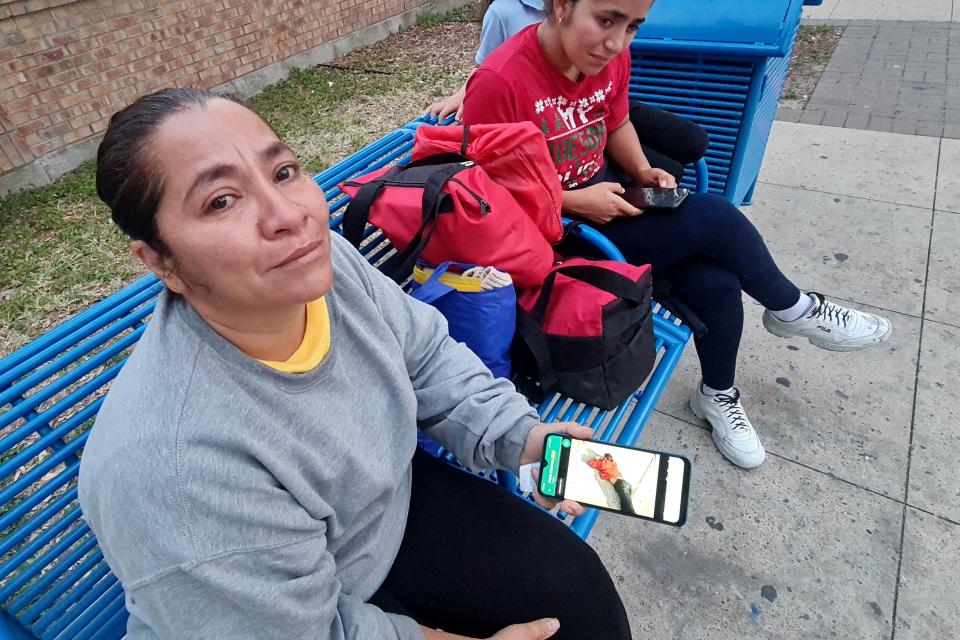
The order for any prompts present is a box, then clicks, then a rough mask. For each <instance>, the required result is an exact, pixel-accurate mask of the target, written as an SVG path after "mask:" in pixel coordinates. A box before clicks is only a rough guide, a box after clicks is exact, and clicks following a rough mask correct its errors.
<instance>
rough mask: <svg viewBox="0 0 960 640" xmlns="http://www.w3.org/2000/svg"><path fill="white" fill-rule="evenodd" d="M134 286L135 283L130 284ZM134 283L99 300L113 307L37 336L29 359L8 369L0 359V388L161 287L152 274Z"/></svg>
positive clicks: (138, 303)
mask: <svg viewBox="0 0 960 640" xmlns="http://www.w3.org/2000/svg"><path fill="white" fill-rule="evenodd" d="M134 285H136V286H135V287H134ZM134 285H131V287H134V288H133V289H132V290H131V291H132V293H131V292H128V291H127V289H123V290H121V291H118V292H117V293H115V294H113V295H112V296H109V297H107V298H105V299H104V300H103V302H110V303H111V305H115V306H106V307H102V308H101V309H100V310H99V312H98V313H96V314H92V315H90V316H89V317H87V318H86V320H85V321H84V322H83V323H72V322H71V324H72V325H73V326H72V327H71V328H70V331H69V332H67V331H63V330H62V329H63V327H62V326H58V327H57V328H55V329H53V330H51V332H50V333H49V334H44V335H43V336H41V337H40V338H37V341H38V342H41V343H43V344H44V346H43V348H42V349H41V350H39V351H36V350H34V351H35V352H34V353H33V354H31V357H30V358H29V359H25V358H19V360H20V362H19V363H18V364H17V365H15V366H12V367H11V368H10V369H9V370H8V369H7V368H6V367H3V362H0V388H2V387H7V386H8V385H11V384H13V383H14V381H15V380H17V379H19V378H20V377H22V376H23V375H25V374H26V373H27V372H29V371H31V370H33V369H34V368H36V367H38V366H40V365H41V364H43V363H44V362H46V361H47V360H49V359H51V358H52V357H54V356H56V355H57V354H59V353H62V352H63V351H64V350H66V349H69V348H70V347H72V346H74V345H75V344H76V343H77V340H80V339H81V338H84V337H86V336H88V335H90V334H91V333H93V331H95V330H97V329H100V328H101V327H104V326H106V325H107V324H109V323H110V322H112V321H114V320H116V319H118V318H120V317H122V316H123V315H125V314H126V313H127V312H129V311H130V310H131V309H133V308H135V307H137V306H139V305H140V304H143V303H144V302H145V301H147V300H151V299H153V298H155V297H156V295H157V294H158V293H159V292H160V290H161V289H162V288H163V287H162V285H161V284H160V282H159V280H157V278H156V277H155V276H147V277H145V278H141V279H140V280H138V281H137V282H135V283H134ZM145 286H146V287H147V290H146V291H143V290H142V289H143V288H144V287H145ZM128 289H130V287H128ZM101 304H102V303H101ZM97 306H100V305H97ZM52 334H56V335H52ZM54 338H56V339H54ZM31 344H33V343H31ZM18 354H19V351H18V352H14V353H13V354H11V355H10V356H8V358H7V359H11V360H12V359H13V357H14V356H17V355H18ZM5 360H6V359H5ZM0 404H2V403H0Z"/></svg>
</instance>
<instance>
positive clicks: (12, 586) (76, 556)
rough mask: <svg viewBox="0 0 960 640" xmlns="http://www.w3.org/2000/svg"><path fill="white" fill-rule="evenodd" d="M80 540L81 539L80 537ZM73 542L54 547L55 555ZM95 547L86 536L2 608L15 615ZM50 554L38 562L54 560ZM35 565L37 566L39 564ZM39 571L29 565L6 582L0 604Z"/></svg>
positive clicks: (44, 563)
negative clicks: (65, 555) (21, 572)
mask: <svg viewBox="0 0 960 640" xmlns="http://www.w3.org/2000/svg"><path fill="white" fill-rule="evenodd" d="M84 526H86V525H84ZM87 529H88V531H89V527H87ZM81 539H83V538H82V536H81ZM64 542H65V541H64ZM75 542H77V541H76V540H71V541H70V544H69V545H64V544H63V543H62V542H61V543H58V544H57V545H56V546H55V549H56V550H57V553H56V555H60V554H61V553H63V552H64V551H66V550H67V549H68V548H69V547H70V546H72V545H73V544H74V543H75ZM96 547H97V540H96V538H94V537H93V536H92V535H90V536H88V537H87V538H86V539H85V540H84V541H83V542H82V543H81V544H80V545H79V546H78V547H77V548H76V549H74V550H73V551H71V552H70V553H69V554H68V555H67V557H66V558H64V559H63V560H62V561H61V562H60V563H57V564H54V565H53V566H52V568H51V569H50V570H49V571H47V573H45V574H43V576H41V577H40V579H39V580H36V581H35V582H34V583H33V585H32V586H31V587H30V588H29V589H27V591H26V592H24V593H23V594H21V595H20V596H17V598H15V599H14V600H13V602H11V603H10V604H8V605H6V606H5V607H4V608H5V609H6V610H7V611H9V612H10V613H12V614H14V615H16V614H17V612H18V611H20V610H21V609H23V608H24V607H25V606H27V605H29V604H30V603H31V602H32V601H33V599H34V598H36V597H37V596H39V595H40V592H41V591H42V590H43V589H44V588H46V587H49V586H50V585H51V584H53V582H54V581H55V580H56V579H57V578H59V577H60V576H62V575H63V574H64V573H65V572H66V571H67V570H68V569H69V568H70V567H71V566H72V565H74V564H76V563H78V562H80V561H81V560H82V559H83V557H84V556H86V555H87V554H88V553H89V552H90V551H91V550H95V549H96ZM50 553H51V552H47V553H45V554H44V555H43V556H41V557H40V559H39V560H41V561H44V560H50V561H52V560H53V559H55V558H54V557H51V556H50ZM94 553H99V552H98V551H94ZM37 564H39V562H38V563H37ZM48 564H49V563H48V562H43V563H42V564H40V566H39V569H43V568H45V567H46V566H47V565H48ZM39 569H36V570H35V565H31V566H30V567H28V568H27V569H26V570H25V571H24V572H23V574H20V575H17V577H16V578H14V579H13V580H11V581H10V582H8V583H7V584H6V586H4V588H3V589H0V602H4V601H6V600H7V599H8V598H10V596H12V595H14V594H16V592H17V591H19V590H20V589H21V588H22V587H24V586H25V585H26V584H27V583H29V582H30V579H31V578H33V577H34V576H35V575H36V573H37V572H38V571H39Z"/></svg>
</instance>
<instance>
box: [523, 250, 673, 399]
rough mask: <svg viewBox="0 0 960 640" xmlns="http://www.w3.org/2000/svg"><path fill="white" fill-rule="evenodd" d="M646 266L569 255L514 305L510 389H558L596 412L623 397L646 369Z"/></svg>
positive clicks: (535, 392)
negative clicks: (512, 372) (515, 385)
mask: <svg viewBox="0 0 960 640" xmlns="http://www.w3.org/2000/svg"><path fill="white" fill-rule="evenodd" d="M652 290H653V280H652V276H651V270H650V265H642V266H635V265H631V264H627V263H625V262H615V261H611V260H587V259H584V258H573V259H570V260H567V261H566V262H564V263H563V264H562V265H560V266H557V267H554V269H553V271H552V272H551V273H550V275H549V276H547V279H546V281H545V282H544V283H543V286H542V287H541V288H539V289H531V290H529V291H525V292H524V293H523V294H522V295H521V296H520V299H519V300H518V308H517V335H516V338H515V340H514V349H513V353H512V358H513V367H514V371H515V372H516V378H515V381H516V384H517V387H518V388H519V389H520V390H521V391H522V392H524V394H526V395H527V396H528V397H530V398H533V399H542V397H543V395H544V394H545V393H547V392H552V391H557V392H559V393H562V394H564V395H567V396H570V397H571V398H573V399H574V400H579V401H580V402H584V403H586V404H589V405H593V406H595V407H600V408H601V409H607V410H609V409H613V408H614V407H616V406H617V405H619V404H620V403H621V402H623V401H624V400H626V399H627V398H628V397H630V394H631V393H633V392H634V391H636V390H637V389H638V388H639V387H640V385H641V384H643V381H644V380H646V378H647V376H648V375H649V374H650V371H651V370H652V369H653V365H654V361H655V360H656V349H655V348H654V347H655V343H654V336H653V311H652V307H651V295H652Z"/></svg>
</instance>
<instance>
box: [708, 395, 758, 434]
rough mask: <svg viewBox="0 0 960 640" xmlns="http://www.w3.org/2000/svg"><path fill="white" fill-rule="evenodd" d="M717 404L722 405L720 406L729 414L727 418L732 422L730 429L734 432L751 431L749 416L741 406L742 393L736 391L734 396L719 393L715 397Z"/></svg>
mask: <svg viewBox="0 0 960 640" xmlns="http://www.w3.org/2000/svg"><path fill="white" fill-rule="evenodd" d="M714 398H715V399H716V401H717V402H719V403H720V406H721V407H723V412H724V413H726V414H727V418H729V420H730V427H731V429H733V430H734V431H749V430H750V423H749V422H747V415H746V414H745V413H744V412H743V407H742V406H740V392H739V391H737V390H734V392H733V395H732V396H731V395H727V394H725V393H719V394H717V395H715V396H714Z"/></svg>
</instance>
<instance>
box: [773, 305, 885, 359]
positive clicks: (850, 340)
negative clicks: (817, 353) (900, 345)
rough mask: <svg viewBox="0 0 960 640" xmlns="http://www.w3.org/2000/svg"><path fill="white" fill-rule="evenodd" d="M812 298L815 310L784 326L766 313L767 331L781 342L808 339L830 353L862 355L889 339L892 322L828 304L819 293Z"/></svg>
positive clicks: (782, 322) (783, 323)
mask: <svg viewBox="0 0 960 640" xmlns="http://www.w3.org/2000/svg"><path fill="white" fill-rule="evenodd" d="M810 296H811V297H813V298H814V299H815V300H816V303H815V304H814V305H813V308H812V309H810V311H809V312H808V313H807V314H806V315H805V316H803V317H801V318H799V319H797V320H794V321H793V322H784V321H783V320H780V319H779V318H777V316H775V315H773V312H771V311H769V310H766V311H764V312H763V326H764V328H765V329H766V330H767V331H769V332H770V333H772V334H773V335H775V336H780V337H781V338H792V337H794V336H800V337H801V338H806V339H807V340H809V341H810V344H812V345H814V346H817V347H820V348H821V349H827V350H829V351H859V350H860V349H866V348H868V347H873V346H876V345H878V344H881V343H882V342H886V341H887V339H888V338H889V337H890V322H889V321H888V320H887V319H886V318H882V317H880V316H878V315H874V314H872V313H866V312H864V311H857V310H856V309H849V308H847V307H844V306H841V305H839V304H836V303H833V302H829V301H827V300H825V299H824V297H823V296H822V295H821V294H819V293H813V292H811V293H810Z"/></svg>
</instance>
